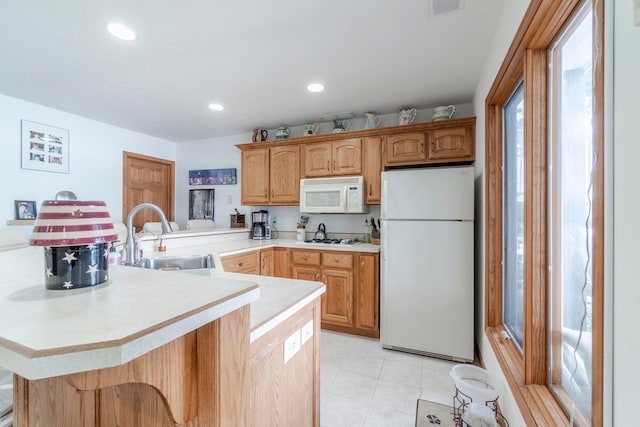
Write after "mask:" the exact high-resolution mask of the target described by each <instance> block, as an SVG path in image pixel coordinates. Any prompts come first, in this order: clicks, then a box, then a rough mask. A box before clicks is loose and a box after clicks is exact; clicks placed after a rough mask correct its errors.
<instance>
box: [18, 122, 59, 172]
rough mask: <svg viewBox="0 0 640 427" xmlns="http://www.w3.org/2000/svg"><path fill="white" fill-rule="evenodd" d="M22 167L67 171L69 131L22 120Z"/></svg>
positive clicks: (48, 170)
mask: <svg viewBox="0 0 640 427" xmlns="http://www.w3.org/2000/svg"><path fill="white" fill-rule="evenodd" d="M21 166H22V169H35V170H41V171H47V172H58V173H69V131H68V130H67V129H61V128H57V127H54V126H49V125H43V124H41V123H34V122H30V121H28V120H22V164H21Z"/></svg>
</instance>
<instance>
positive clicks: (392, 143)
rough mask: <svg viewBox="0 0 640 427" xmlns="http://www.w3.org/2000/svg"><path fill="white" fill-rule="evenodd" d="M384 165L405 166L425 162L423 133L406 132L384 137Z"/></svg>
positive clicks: (425, 152)
mask: <svg viewBox="0 0 640 427" xmlns="http://www.w3.org/2000/svg"><path fill="white" fill-rule="evenodd" d="M384 144H385V154H386V157H385V165H387V166H393V165H407V164H415V163H420V162H424V161H426V160H427V150H426V148H425V144H426V137H425V134H424V132H407V133H399V134H395V135H387V136H386V137H385V142H384Z"/></svg>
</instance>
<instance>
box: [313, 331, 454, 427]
mask: <svg viewBox="0 0 640 427" xmlns="http://www.w3.org/2000/svg"><path fill="white" fill-rule="evenodd" d="M321 334H322V335H321V338H320V425H321V427H342V426H344V427H378V426H380V427H382V426H384V427H389V426H393V427H405V426H406V427H414V426H415V416H416V402H417V399H419V398H420V399H426V400H431V401H432V402H437V403H442V404H446V405H451V404H452V399H453V395H454V394H455V386H454V383H453V379H452V378H451V376H450V375H449V371H450V370H451V367H452V366H454V365H455V364H456V363H455V362H448V361H445V360H440V359H434V358H430V357H423V356H417V355H412V354H408V353H402V352H397V351H392V350H385V349H383V348H382V347H381V345H380V341H379V340H375V339H370V338H363V337H357V336H354V335H347V334H340V333H337V332H330V331H322V332H321Z"/></svg>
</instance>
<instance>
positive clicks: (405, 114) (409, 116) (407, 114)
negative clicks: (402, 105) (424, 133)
mask: <svg viewBox="0 0 640 427" xmlns="http://www.w3.org/2000/svg"><path fill="white" fill-rule="evenodd" d="M416 113H417V111H416V109H415V108H411V109H408V110H400V116H399V117H398V123H399V124H401V125H410V124H411V123H413V121H414V120H415V119H416Z"/></svg>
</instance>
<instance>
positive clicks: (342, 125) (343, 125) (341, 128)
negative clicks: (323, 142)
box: [333, 120, 351, 133]
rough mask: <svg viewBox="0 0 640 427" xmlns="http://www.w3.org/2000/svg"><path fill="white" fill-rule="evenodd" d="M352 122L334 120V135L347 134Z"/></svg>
mask: <svg viewBox="0 0 640 427" xmlns="http://www.w3.org/2000/svg"><path fill="white" fill-rule="evenodd" d="M349 126H351V122H349V120H342V121H340V120H334V121H333V133H340V132H346V131H348V130H349Z"/></svg>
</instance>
